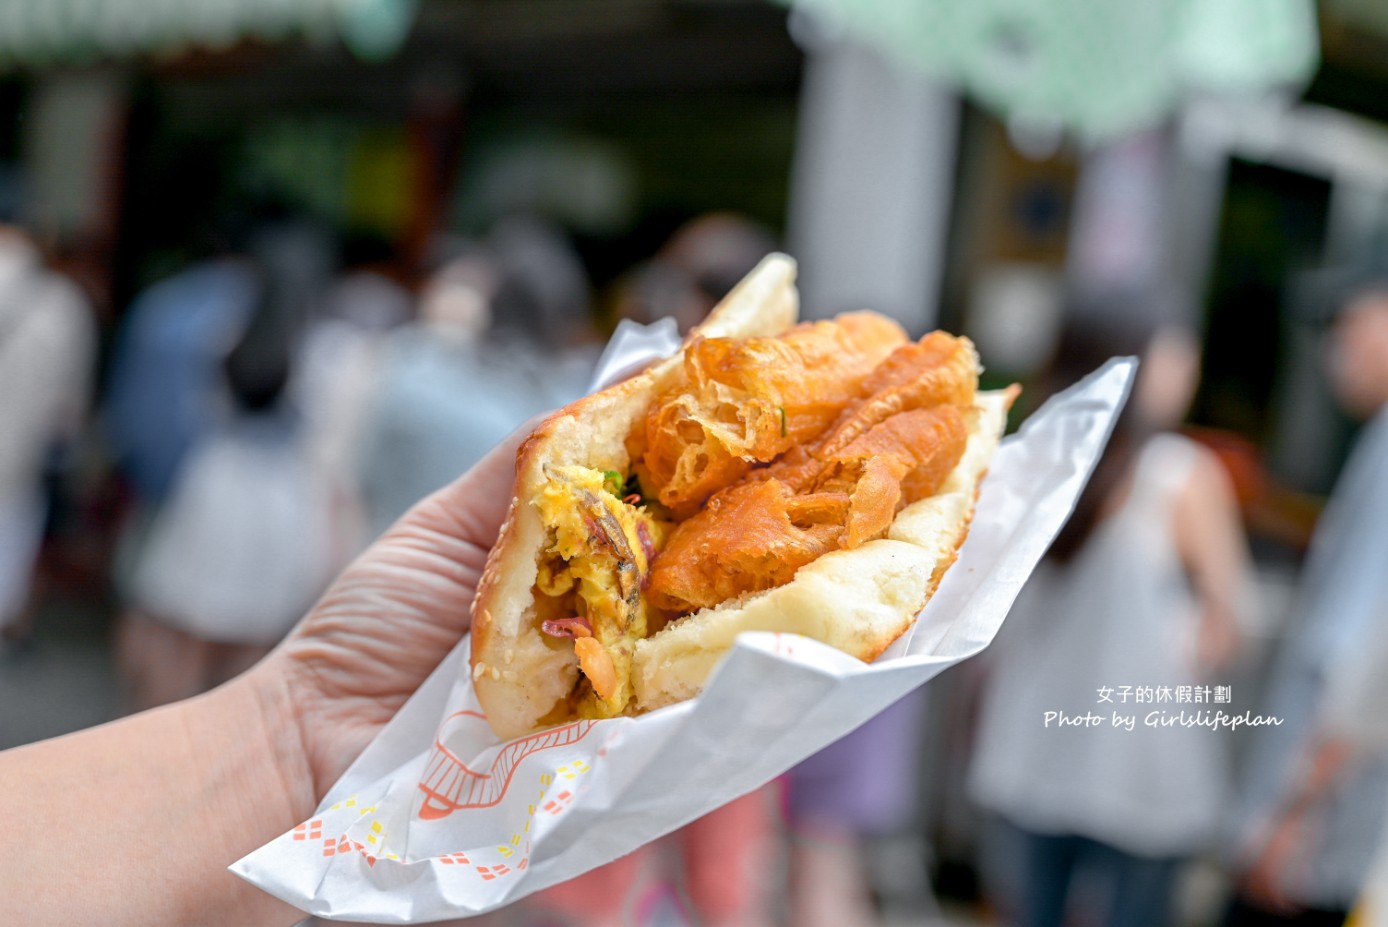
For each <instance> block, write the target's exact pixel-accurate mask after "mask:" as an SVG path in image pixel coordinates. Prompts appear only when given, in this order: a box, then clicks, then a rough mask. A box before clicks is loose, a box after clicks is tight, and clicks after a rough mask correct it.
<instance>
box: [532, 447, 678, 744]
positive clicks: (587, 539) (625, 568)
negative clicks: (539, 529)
mask: <svg viewBox="0 0 1388 927" xmlns="http://www.w3.org/2000/svg"><path fill="white" fill-rule="evenodd" d="M546 475H547V476H548V477H549V480H548V482H547V483H546V484H545V486H544V489H543V490H542V491H541V493H540V498H539V500H538V505H539V509H540V517H541V519H542V520H543V522H544V524H545V527H546V528H547V529H548V531H549V535H550V537H551V539H552V542H551V544H550V546H549V547H548V548H547V549H546V551H545V555H544V557H543V558H542V559H541V561H540V564H539V574H538V576H537V578H536V581H535V586H536V592H537V593H538V594H537V596H536V601H537V603H538V605H539V609H538V612H539V614H538V616H537V620H544V621H545V623H546V625H549V624H550V623H551V621H557V622H558V623H559V624H561V625H565V626H566V628H567V630H568V631H569V632H570V633H572V635H573V638H574V640H573V646H574V650H575V653H576V654H577V655H578V663H579V669H580V670H582V672H583V677H582V679H581V680H580V682H579V684H578V687H577V688H576V689H575V692H574V698H575V700H576V705H575V709H576V710H577V713H578V715H579V717H582V718H611V717H615V716H617V715H620V714H622V712H623V711H624V710H625V709H626V706H627V703H628V702H629V701H630V699H631V662H632V656H633V654H634V653H635V649H636V642H637V641H638V640H641V639H642V638H644V637H645V636H646V631H647V622H648V615H647V609H646V603H645V597H644V596H643V595H642V591H643V589H644V587H645V585H646V581H647V577H648V576H649V573H650V562H651V560H652V558H654V556H655V553H656V550H657V548H658V546H659V544H660V543H661V541H662V540H663V538H664V535H665V532H666V530H667V525H666V524H665V523H663V522H661V521H659V520H657V519H656V518H654V517H652V515H651V514H649V512H648V511H647V510H646V509H645V508H638V507H636V506H635V505H633V504H632V503H631V502H628V501H624V500H623V498H622V496H621V493H622V482H623V479H622V477H621V476H620V474H617V473H615V472H610V471H609V472H607V473H604V472H603V471H600V470H593V469H590V468H588V467H579V466H569V467H548V468H546ZM573 618H578V619H582V620H581V621H578V622H572V621H568V620H567V619H573ZM589 630H591V635H590V634H589V633H588V631H589ZM566 636H567V635H566ZM555 643H556V645H563V646H567V643H566V642H564V641H563V640H562V638H556V639H555Z"/></svg>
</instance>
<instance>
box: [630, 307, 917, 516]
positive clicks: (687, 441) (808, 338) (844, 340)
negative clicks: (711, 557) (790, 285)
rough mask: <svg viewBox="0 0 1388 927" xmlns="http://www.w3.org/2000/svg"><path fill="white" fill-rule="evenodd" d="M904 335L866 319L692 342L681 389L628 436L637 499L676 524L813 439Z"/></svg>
mask: <svg viewBox="0 0 1388 927" xmlns="http://www.w3.org/2000/svg"><path fill="white" fill-rule="evenodd" d="M903 343H906V335H905V333H904V332H903V331H902V330H901V328H900V326H898V325H897V324H896V323H895V322H893V321H891V320H890V319H886V318H883V317H882V316H879V315H876V314H874V313H863V312H859V313H849V314H847V315H843V316H840V317H839V318H837V319H835V320H833V321H831V322H808V323H804V324H801V325H797V326H796V327H794V328H792V329H791V330H790V331H789V332H786V333H785V334H783V335H779V336H776V337H774V338H749V339H746V340H741V341H738V340H730V339H726V338H705V339H702V340H698V341H695V342H694V343H693V344H692V345H691V346H690V348H689V349H688V351H687V353H686V356H685V374H686V376H687V378H688V381H689V387H688V388H687V389H683V390H679V391H676V393H674V394H671V395H669V396H666V397H664V398H662V399H659V400H657V401H656V402H655V404H654V405H653V406H652V408H651V411H650V413H649V414H648V415H647V417H646V422H645V427H644V429H638V431H637V434H636V435H635V436H634V437H633V440H632V442H631V446H629V448H628V450H629V451H630V452H631V457H632V459H633V460H639V461H640V465H639V466H638V468H637V469H638V473H639V475H640V478H641V484H642V486H643V487H644V488H645V489H646V491H647V492H650V493H653V494H654V495H655V496H656V498H658V499H659V500H660V502H661V503H662V504H663V505H665V506H667V507H668V508H669V509H670V510H671V511H672V512H673V513H674V515H675V516H676V517H678V518H686V517H688V516H690V515H692V514H694V513H695V512H696V511H698V510H699V507H700V506H701V505H703V504H704V502H705V501H707V500H708V498H709V497H710V496H712V495H713V493H715V492H716V491H718V490H720V489H722V488H724V487H725V486H728V485H731V484H732V483H734V482H736V481H737V480H738V479H740V478H741V477H742V476H743V475H745V474H746V473H747V472H748V471H749V470H750V469H752V467H753V466H755V465H757V464H764V463H767V462H769V461H771V460H773V459H775V458H776V457H777V456H778V455H780V454H782V453H784V452H785V451H786V450H787V449H788V448H790V447H793V446H795V445H799V444H804V443H806V442H809V441H812V440H814V439H815V438H817V437H818V436H819V435H820V434H821V433H822V432H823V431H824V430H825V429H826V428H828V427H829V426H830V425H832V424H833V423H834V422H835V420H836V419H838V418H839V416H840V414H841V413H842V411H843V409H844V407H845V405H847V404H848V403H849V402H850V401H852V400H853V399H854V398H856V397H857V396H859V395H861V391H862V385H863V383H864V381H865V380H866V379H867V378H868V377H869V376H870V375H872V374H873V372H874V370H875V369H876V368H877V367H878V365H879V364H881V362H882V361H883V360H884V359H885V358H886V357H887V356H888V355H889V354H890V353H891V352H892V351H893V350H894V349H896V348H897V347H899V346H900V345H902V344H903Z"/></svg>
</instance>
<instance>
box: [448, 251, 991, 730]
mask: <svg viewBox="0 0 1388 927" xmlns="http://www.w3.org/2000/svg"><path fill="white" fill-rule="evenodd" d="M794 276H795V264H794V262H793V261H792V260H791V259H790V258H788V257H785V256H784V255H772V256H770V257H768V258H767V259H766V260H765V261H763V262H762V263H761V264H760V265H759V266H758V267H757V268H756V269H755V270H754V271H753V272H752V273H751V274H750V275H749V276H748V277H747V279H746V280H744V281H743V282H742V283H741V284H739V286H738V287H737V288H736V289H734V290H733V292H732V293H731V294H729V296H728V297H727V298H726V299H725V300H724V301H723V302H722V303H720V304H719V306H718V307H717V308H716V309H715V310H714V311H713V313H712V314H711V315H710V316H709V319H708V320H707V321H706V322H705V323H704V325H703V326H701V327H700V328H699V329H697V330H696V331H695V332H693V333H692V334H691V336H690V339H689V340H688V341H687V342H686V343H685V345H684V347H683V348H682V349H681V351H680V352H678V353H677V354H676V355H675V356H673V357H671V358H669V359H667V360H665V361H662V362H661V363H659V364H656V365H655V366H653V367H651V368H649V369H647V370H646V371H644V372H643V373H640V374H638V375H637V376H635V377H632V378H631V379H628V380H626V381H624V382H622V383H619V384H617V385H616V386H613V387H611V388H609V389H606V390H603V391H602V392H599V393H596V394H594V395H592V396H588V397H585V398H584V399H581V400H579V401H578V402H576V403H574V404H572V405H570V406H568V407H567V408H565V409H562V410H560V411H559V412H557V413H555V414H554V415H553V416H551V417H550V418H549V419H548V420H546V421H545V422H544V423H543V424H542V425H541V426H540V427H539V428H538V429H536V431H535V432H534V434H533V435H531V437H530V438H529V439H528V440H527V441H526V442H525V444H524V445H523V446H522V448H521V450H520V452H519V455H518V458H517V473H516V487H515V494H514V497H513V499H512V502H511V509H510V512H509V513H508V516H507V520H506V523H505V525H504V526H503V528H502V531H501V534H500V537H499V538H498V541H497V543H496V545H495V547H494V548H493V550H492V552H491V555H490V557H489V559H488V562H487V568H486V571H485V573H484V575H483V578H482V582H481V584H480V586H479V591H478V595H477V599H476V602H475V603H474V607H473V643H472V675H473V680H474V684H475V686H476V690H477V694H478V698H479V700H480V701H481V703H482V706H483V708H484V709H485V710H486V713H487V718H488V721H489V722H490V724H491V725H492V728H493V729H494V730H495V731H496V732H497V733H498V734H499V735H501V736H505V737H513V736H518V735H520V734H524V733H528V732H530V731H533V730H535V729H537V728H540V727H544V726H547V725H552V724H559V723H563V722H566V721H571V720H574V719H576V718H606V717H615V716H619V715H625V714H635V713H639V712H641V711H647V710H650V709H653V708H658V707H660V706H662V705H666V704H670V703H672V702H675V701H679V700H682V699H685V698H690V697H692V696H694V695H697V694H698V692H699V691H700V689H701V688H702V686H703V684H704V681H705V680H706V679H707V677H708V675H709V674H710V673H711V672H712V669H713V667H714V665H715V664H716V663H717V661H718V659H719V658H720V657H721V656H722V655H723V654H724V653H725V652H726V651H727V650H728V649H729V648H730V647H731V646H732V644H733V641H734V639H735V638H736V636H737V635H738V634H739V633H740V632H742V631H747V630H768V631H786V632H794V633H799V634H804V635H806V636H809V637H813V638H816V639H818V640H820V641H823V642H824V643H827V644H830V645H831V646H834V647H837V648H839V649H840V650H843V651H845V652H847V653H850V654H853V655H854V656H857V657H859V658H860V659H863V660H872V659H874V658H876V657H877V656H878V655H879V654H880V653H881V652H882V651H883V650H885V649H886V647H887V646H889V645H890V644H891V642H892V641H893V640H895V639H896V638H897V637H899V636H900V635H901V634H902V633H903V632H904V631H905V630H906V629H907V628H908V627H909V626H910V623H911V621H912V620H913V619H914V616H915V615H916V613H917V612H918V611H919V610H920V609H921V607H922V606H923V605H924V604H925V602H926V600H927V599H928V598H929V597H930V596H931V595H932V594H933V592H934V590H935V588H936V586H937V585H938V584H939V581H940V578H941V577H942V576H943V574H944V572H945V570H946V569H948V567H949V565H950V564H951V563H953V561H954V557H955V553H956V551H957V550H958V547H959V545H960V544H961V543H962V542H963V540H964V537H965V535H966V534H967V531H968V524H969V519H970V517H971V515H972V511H973V504H974V499H975V497H976V495H977V491H978V484H979V482H980V480H981V479H982V477H983V474H984V472H985V471H986V469H987V465H988V461H989V459H990V458H991V456H992V452H993V450H994V448H995V447H996V445H997V441H998V438H999V436H1000V434H1001V432H1002V429H1003V425H1004V420H1005V418H1006V411H1007V408H1008V406H1009V405H1010V403H1011V401H1012V398H1013V396H1014V391H1012V390H1006V391H1000V392H994V393H983V392H979V391H978V389H977V385H978V372H979V367H978V358H977V355H976V353H975V351H974V348H973V345H972V344H971V343H970V342H969V341H968V340H967V339H965V338H957V337H954V336H951V335H948V334H945V333H943V332H933V333H931V334H929V335H926V336H925V337H924V338H922V339H921V340H920V341H918V342H912V341H910V340H909V339H908V338H907V336H906V334H905V333H904V332H903V331H902V330H901V329H900V327H899V326H897V325H896V323H894V322H892V321H890V320H888V319H886V318H884V317H882V316H879V315H876V314H874V313H866V312H862V313H850V314H846V315H843V316H839V317H838V318H837V319H834V320H830V321H826V322H813V323H804V324H801V325H795V324H794V323H795V318H796V315H797V296H796V293H795V288H794Z"/></svg>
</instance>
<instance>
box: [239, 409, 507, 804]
mask: <svg viewBox="0 0 1388 927" xmlns="http://www.w3.org/2000/svg"><path fill="white" fill-rule="evenodd" d="M530 430H531V429H530V427H529V426H525V427H522V429H521V430H520V431H518V432H517V433H516V434H515V435H513V436H512V437H511V438H510V439H508V440H507V441H505V442H503V443H502V444H501V445H500V446H498V447H497V448H495V449H494V450H492V452H491V453H489V454H488V455H487V456H486V457H485V458H483V459H482V460H481V461H480V462H479V463H478V464H477V465H476V466H474V467H473V468H472V469H471V470H469V471H468V472H467V473H466V474H464V475H463V476H461V477H459V478H458V479H457V480H455V481H454V482H453V483H451V484H450V485H448V486H446V487H444V488H443V489H441V490H439V491H438V492H436V493H434V494H433V495H431V496H429V497H428V498H426V499H424V500H423V501H421V502H420V503H418V504H417V505H416V506H415V507H414V508H413V509H411V510H410V511H409V512H408V513H406V515H404V516H403V517H402V518H401V519H400V521H398V522H397V523H396V524H395V525H394V526H393V527H392V528H391V529H390V530H389V531H388V532H386V534H385V535H383V536H382V537H381V538H380V539H379V540H377V541H376V542H375V543H374V544H372V545H371V546H370V547H369V548H368V549H367V550H366V551H365V552H363V553H362V554H361V556H359V557H358V558H357V560H356V561H355V562H354V563H352V565H351V566H349V567H348V568H347V569H346V570H345V571H344V572H343V573H342V575H341V576H339V577H338V578H337V580H336V581H335V582H334V583H333V585H332V587H331V588H329V589H328V591H327V592H326V593H325V594H324V595H323V597H322V599H320V600H319V602H318V603H317V604H316V605H315V606H314V607H313V609H312V610H311V611H310V612H309V613H308V615H307V616H306V617H305V618H304V620H303V621H301V622H300V623H299V625H298V627H297V628H295V629H294V631H293V632H292V633H291V634H290V635H289V637H288V638H287V639H286V640H285V641H284V643H283V644H281V645H280V646H279V647H278V648H277V649H276V650H275V651H274V652H273V653H271V654H270V656H269V657H267V658H266V659H265V660H264V661H262V662H261V663H260V664H259V665H258V666H257V667H256V668H255V669H253V670H252V671H251V672H250V673H248V674H247V677H245V683H246V684H247V685H251V686H254V687H256V688H257V689H258V690H259V691H260V692H261V693H263V695H262V697H261V698H259V699H258V701H259V703H260V704H261V705H264V706H279V707H272V708H270V709H269V710H271V711H277V712H280V713H287V714H288V715H289V717H288V719H287V721H288V727H289V729H290V730H292V731H295V732H296V733H297V737H298V740H299V742H300V743H301V744H302V756H303V766H302V767H300V768H303V769H306V771H307V777H308V779H309V784H310V785H311V791H312V796H311V803H310V804H309V806H308V807H307V808H305V810H304V813H305V814H307V813H309V812H310V811H312V805H313V804H316V803H317V800H318V799H319V798H321V797H322V796H323V795H324V794H325V793H326V792H327V790H328V788H329V787H330V786H331V785H332V783H333V782H335V781H336V780H337V779H338V778H339V777H340V776H341V775H342V773H343V772H344V771H345V770H346V769H347V767H348V765H349V764H350V763H351V762H352V761H353V760H355V759H356V757H357V756H358V755H359V754H360V753H361V752H362V750H363V749H365V747H366V745H367V744H368V743H370V742H371V739H372V738H373V737H374V736H375V735H376V733H377V732H378V731H379V730H380V729H381V728H382V727H383V726H384V725H385V723H386V722H387V721H389V720H390V719H391V717H393V716H394V714H395V712H396V711H397V710H398V709H399V708H400V706H401V705H403V704H404V703H405V700H406V699H408V698H409V696H410V695H411V694H412V693H413V692H414V691H415V689H417V688H418V687H419V685H420V684H421V683H422V682H424V680H425V678H426V677H427V676H428V675H429V673H430V672H432V671H433V669H434V667H436V666H437V665H438V663H439V661H440V660H442V659H443V657H444V656H445V655H447V654H448V652H449V651H450V650H451V649H452V648H453V646H454V645H455V644H457V643H458V641H459V640H460V639H461V638H462V636H463V634H464V632H465V631H467V629H468V626H469V624H470V621H471V609H472V599H473V596H474V594H475V593H476V591H477V584H478V582H479V581H480V580H481V578H482V570H483V567H484V566H485V565H486V561H487V554H488V552H489V551H490V549H491V547H492V544H493V543H494V542H495V541H496V538H497V534H498V532H499V531H500V528H501V523H502V520H503V519H504V517H505V515H506V510H507V508H508V506H509V504H510V500H511V493H512V482H513V479H514V475H515V458H516V448H517V446H518V445H519V443H520V440H521V437H522V436H523V435H524V434H528V433H529V431H530Z"/></svg>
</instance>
